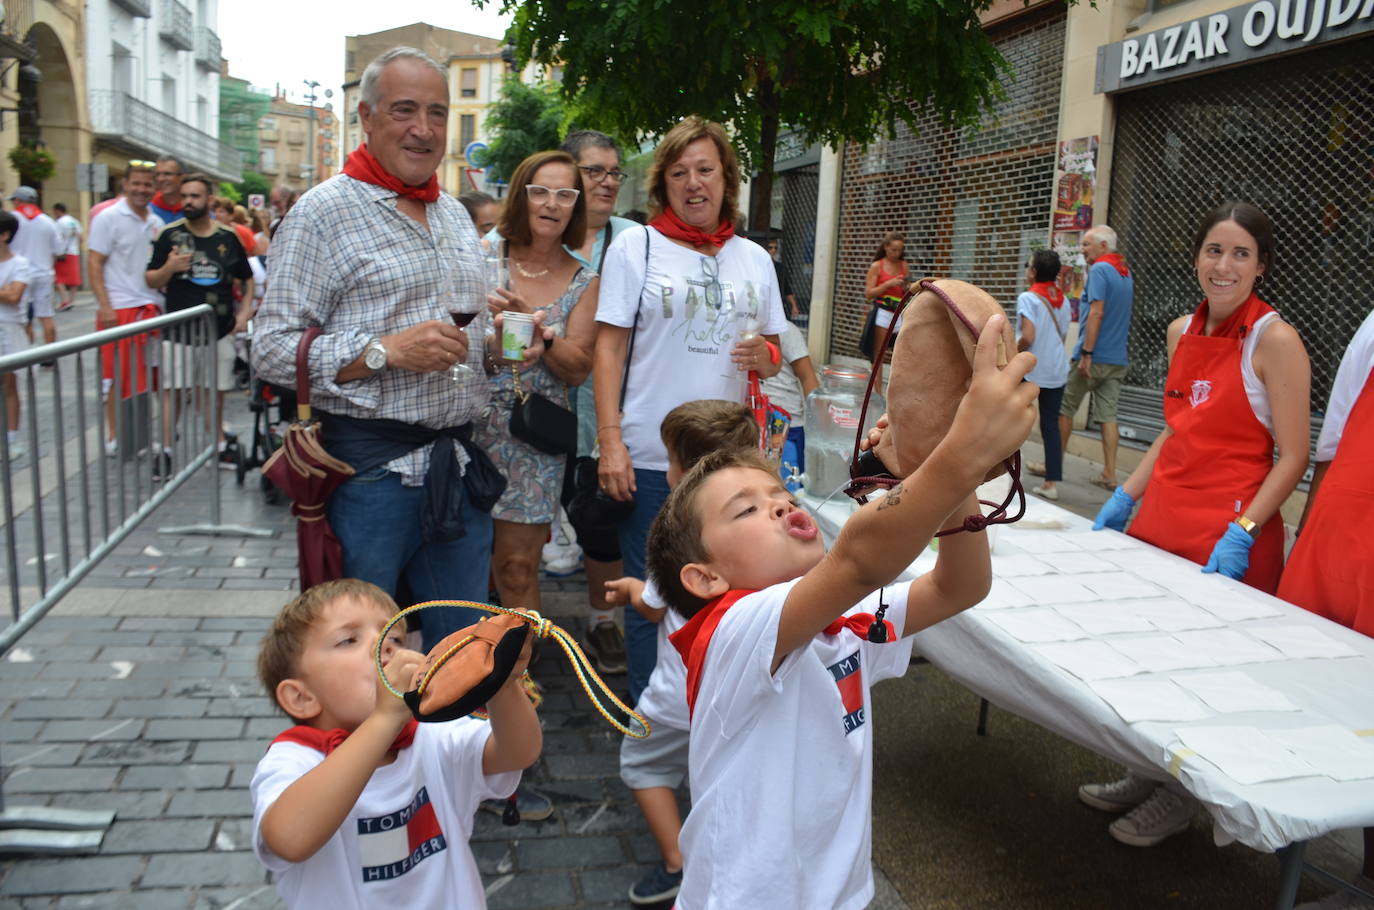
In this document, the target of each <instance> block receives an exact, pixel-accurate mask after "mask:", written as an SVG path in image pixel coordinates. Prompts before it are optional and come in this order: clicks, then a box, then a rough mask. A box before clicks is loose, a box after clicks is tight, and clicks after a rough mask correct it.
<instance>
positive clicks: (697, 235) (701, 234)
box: [649, 208, 735, 246]
mask: <svg viewBox="0 0 1374 910" xmlns="http://www.w3.org/2000/svg"><path fill="white" fill-rule="evenodd" d="M649 227H651V228H653V229H654V230H656V231H658V232H659V233H660V234H662V235H663V236H664V237H667V238H668V239H670V240H681V241H684V242H686V243H690V244H691V245H692V246H725V241H727V240H729V239H730V238H731V237H733V236H735V225H734V224H733V223H731V222H730V221H721V223H720V227H718V228H716V229H715V230H714V231H713V232H711V233H710V234H708V233H706V232H705V231H703V230H702V229H701V228H696V227H692V226H691V225H690V224H688V223H687V222H685V221H683V220H682V219H681V218H679V217H678V216H677V213H676V212H674V211H673V210H672V209H671V208H667V209H664V210H663V212H662V213H661V214H659V215H658V216H657V217H655V218H654V219H653V220H652V221H650V222H649Z"/></svg>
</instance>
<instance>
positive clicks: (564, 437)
mask: <svg viewBox="0 0 1374 910" xmlns="http://www.w3.org/2000/svg"><path fill="white" fill-rule="evenodd" d="M506 253H507V254H508V255H509V253H510V244H509V243H507V244H506ZM574 277H576V276H574ZM517 367H518V365H517V364H511V367H510V375H511V381H512V383H513V384H514V386H515V405H514V407H512V408H511V412H510V424H509V426H510V434H511V435H512V436H514V437H515V438H516V439H518V440H520V441H521V442H523V443H526V444H528V445H531V446H534V447H535V448H536V449H538V450H539V451H541V452H543V453H545V454H546V455H565V456H566V455H576V454H577V415H576V414H574V413H573V412H572V411H569V410H568V409H567V408H565V407H563V406H562V405H560V404H555V403H554V402H552V401H550V400H549V399H547V398H545V397H544V396H543V395H540V394H539V393H538V392H533V391H531V392H526V391H525V389H524V387H523V386H522V385H521V384H520V370H519V369H518V368H517Z"/></svg>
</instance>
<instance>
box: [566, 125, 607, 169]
mask: <svg viewBox="0 0 1374 910" xmlns="http://www.w3.org/2000/svg"><path fill="white" fill-rule="evenodd" d="M589 148H602V149H610V150H611V151H613V152H615V156H616V157H617V158H619V157H620V146H618V145H616V144H615V140H614V139H612V138H611V137H610V136H607V135H606V134H605V133H602V132H600V131H598V130H573V131H572V132H571V133H569V134H568V135H567V138H565V139H564V140H563V144H562V145H560V146H559V149H561V150H562V151H565V152H567V153H568V154H569V155H572V156H573V160H574V161H581V160H582V151H583V150H584V149H589Z"/></svg>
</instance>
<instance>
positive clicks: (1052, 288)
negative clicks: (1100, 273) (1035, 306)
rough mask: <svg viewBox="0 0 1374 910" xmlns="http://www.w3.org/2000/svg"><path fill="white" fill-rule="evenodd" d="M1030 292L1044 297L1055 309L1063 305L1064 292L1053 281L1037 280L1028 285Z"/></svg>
mask: <svg viewBox="0 0 1374 910" xmlns="http://www.w3.org/2000/svg"><path fill="white" fill-rule="evenodd" d="M1099 261H1100V260H1099ZM1030 292H1031V293H1032V294H1038V295H1040V296H1041V297H1044V298H1045V299H1046V300H1048V301H1049V302H1050V306H1052V307H1054V308H1055V309H1056V310H1057V309H1059V308H1060V307H1061V306H1063V305H1064V292H1063V291H1061V290H1059V285H1057V284H1055V283H1054V282H1053V281H1037V282H1036V283H1035V284H1033V285H1031V286H1030Z"/></svg>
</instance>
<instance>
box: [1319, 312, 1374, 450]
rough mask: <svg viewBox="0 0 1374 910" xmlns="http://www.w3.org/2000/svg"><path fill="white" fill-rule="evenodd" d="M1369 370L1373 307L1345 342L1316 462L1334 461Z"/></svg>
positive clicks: (1373, 357)
mask: <svg viewBox="0 0 1374 910" xmlns="http://www.w3.org/2000/svg"><path fill="white" fill-rule="evenodd" d="M1370 370H1374V310H1370V312H1369V315H1368V316H1366V317H1365V318H1364V322H1362V323H1361V324H1360V327H1359V328H1358V329H1356V330H1355V337H1354V338H1352V339H1350V344H1348V345H1346V348H1345V355H1344V356H1343V357H1341V365H1340V366H1339V367H1338V368H1337V369H1336V379H1335V381H1334V382H1332V383H1331V398H1330V400H1329V401H1328V402H1327V404H1326V418H1325V419H1324V420H1323V421H1322V431H1321V435H1320V436H1318V437H1317V461H1331V460H1332V459H1333V458H1335V457H1336V447H1337V446H1338V445H1339V444H1340V441H1341V434H1342V433H1344V432H1345V422H1346V420H1348V419H1349V418H1350V410H1351V408H1353V407H1355V402H1356V401H1358V400H1359V397H1360V393H1361V392H1363V391H1364V385H1365V383H1366V382H1368V381H1369V372H1370Z"/></svg>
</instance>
